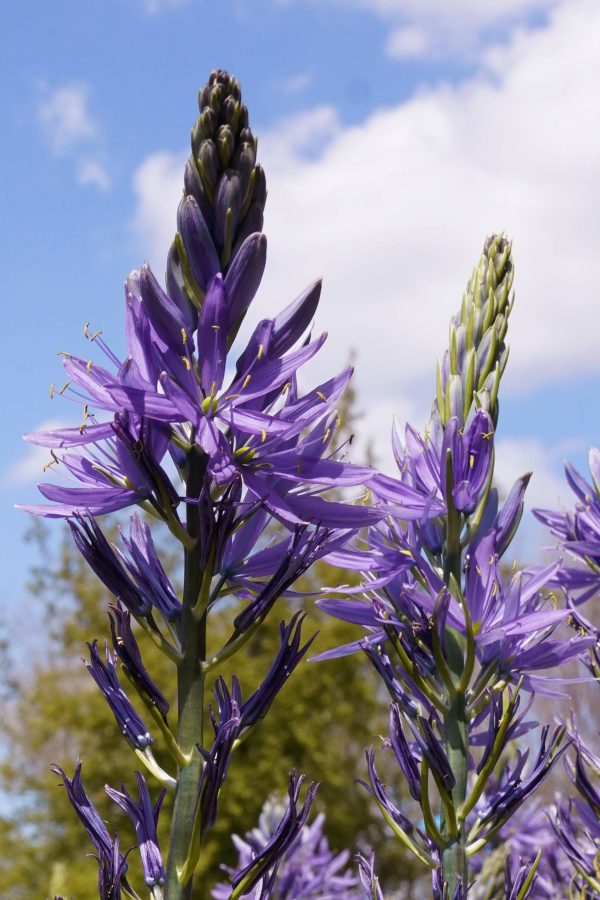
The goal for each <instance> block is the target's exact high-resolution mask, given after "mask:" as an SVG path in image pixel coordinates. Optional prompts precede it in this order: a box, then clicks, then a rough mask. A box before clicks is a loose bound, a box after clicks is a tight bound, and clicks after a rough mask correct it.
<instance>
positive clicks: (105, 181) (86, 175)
mask: <svg viewBox="0 0 600 900" xmlns="http://www.w3.org/2000/svg"><path fill="white" fill-rule="evenodd" d="M76 177H77V183H78V184H81V185H82V186H83V187H85V186H86V185H89V184H91V185H94V186H95V187H97V188H99V190H101V191H107V190H108V189H109V187H110V177H109V175H108V172H107V171H106V169H105V168H104V166H103V165H101V163H99V162H97V161H95V160H93V159H81V160H80V161H79V164H78V166H77V176H76Z"/></svg>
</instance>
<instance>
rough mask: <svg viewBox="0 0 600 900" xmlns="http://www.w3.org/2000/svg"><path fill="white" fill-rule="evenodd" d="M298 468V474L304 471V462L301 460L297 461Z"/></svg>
mask: <svg viewBox="0 0 600 900" xmlns="http://www.w3.org/2000/svg"><path fill="white" fill-rule="evenodd" d="M296 468H297V469H298V475H300V473H301V472H302V462H301V461H300V460H297V461H296Z"/></svg>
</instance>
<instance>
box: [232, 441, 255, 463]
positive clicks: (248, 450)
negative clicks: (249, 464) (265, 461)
mask: <svg viewBox="0 0 600 900" xmlns="http://www.w3.org/2000/svg"><path fill="white" fill-rule="evenodd" d="M254 452H255V451H254V450H253V449H252V447H248V445H247V444H244V446H243V447H238V449H237V450H236V451H235V454H234V455H235V456H237V457H244V459H245V460H250V459H252V457H253V456H254Z"/></svg>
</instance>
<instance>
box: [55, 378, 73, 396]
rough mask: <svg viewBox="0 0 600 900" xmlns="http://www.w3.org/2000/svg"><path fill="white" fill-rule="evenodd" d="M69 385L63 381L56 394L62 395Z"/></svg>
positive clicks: (68, 382)
mask: <svg viewBox="0 0 600 900" xmlns="http://www.w3.org/2000/svg"><path fill="white" fill-rule="evenodd" d="M70 384H71V382H70V381H65V383H64V384H63V386H62V387H61V389H60V391H59V392H58V393H59V394H64V392H65V391H66V389H67V388H68V387H69V385H70Z"/></svg>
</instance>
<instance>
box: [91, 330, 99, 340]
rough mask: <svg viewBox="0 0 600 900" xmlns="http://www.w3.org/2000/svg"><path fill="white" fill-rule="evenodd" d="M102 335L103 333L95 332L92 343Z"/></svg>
mask: <svg viewBox="0 0 600 900" xmlns="http://www.w3.org/2000/svg"><path fill="white" fill-rule="evenodd" d="M101 334H102V332H101V331H95V332H94V333H93V335H92V336H91V338H90V341H95V340H96V338H97V337H100V335H101Z"/></svg>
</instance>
